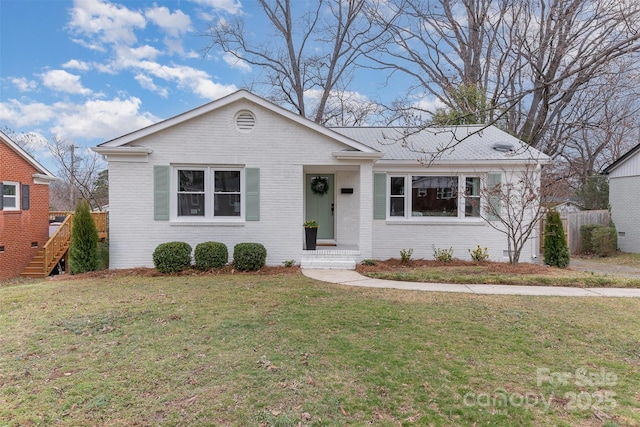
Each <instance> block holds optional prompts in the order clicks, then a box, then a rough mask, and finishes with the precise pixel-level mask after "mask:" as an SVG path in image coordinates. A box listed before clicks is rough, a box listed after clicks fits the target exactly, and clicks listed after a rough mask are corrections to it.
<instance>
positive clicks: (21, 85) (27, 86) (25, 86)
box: [10, 77, 38, 92]
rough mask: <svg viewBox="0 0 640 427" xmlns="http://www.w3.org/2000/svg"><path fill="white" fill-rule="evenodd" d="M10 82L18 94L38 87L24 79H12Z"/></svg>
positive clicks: (31, 81)
mask: <svg viewBox="0 0 640 427" xmlns="http://www.w3.org/2000/svg"><path fill="white" fill-rule="evenodd" d="M10 81H11V83H13V84H14V86H15V87H16V88H18V90H19V91H20V92H29V91H32V90H35V89H36V87H38V84H37V83H36V82H35V81H33V80H27V79H26V78H25V77H13V78H11V79H10Z"/></svg>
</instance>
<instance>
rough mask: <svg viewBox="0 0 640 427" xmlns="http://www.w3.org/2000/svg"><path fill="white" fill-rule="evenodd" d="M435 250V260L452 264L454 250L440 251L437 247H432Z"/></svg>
mask: <svg viewBox="0 0 640 427" xmlns="http://www.w3.org/2000/svg"><path fill="white" fill-rule="evenodd" d="M431 247H432V248H433V258H435V259H436V260H438V261H440V262H451V260H453V248H449V249H440V248H436V247H435V245H431Z"/></svg>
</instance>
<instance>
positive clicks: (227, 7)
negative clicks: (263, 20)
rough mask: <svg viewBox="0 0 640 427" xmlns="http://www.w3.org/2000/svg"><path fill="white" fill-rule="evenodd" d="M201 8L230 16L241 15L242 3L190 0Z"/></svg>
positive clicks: (236, 0) (227, 0) (235, 1)
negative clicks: (208, 8) (204, 7)
mask: <svg viewBox="0 0 640 427" xmlns="http://www.w3.org/2000/svg"><path fill="white" fill-rule="evenodd" d="M192 1H193V2H195V3H198V4H200V5H202V6H206V7H210V8H211V9H213V10H216V11H219V10H221V11H224V12H227V13H230V14H232V15H238V14H241V13H242V3H240V1H238V0H192Z"/></svg>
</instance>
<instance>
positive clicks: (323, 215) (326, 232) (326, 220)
mask: <svg viewBox="0 0 640 427" xmlns="http://www.w3.org/2000/svg"><path fill="white" fill-rule="evenodd" d="M333 182H334V179H333V175H332V174H315V175H307V176H306V187H307V188H306V192H307V203H306V205H307V206H306V217H305V220H309V219H315V220H316V221H318V239H324V240H333V239H335V235H334V233H333V227H334V213H335V205H334V199H333V195H334V190H335V188H334V187H333Z"/></svg>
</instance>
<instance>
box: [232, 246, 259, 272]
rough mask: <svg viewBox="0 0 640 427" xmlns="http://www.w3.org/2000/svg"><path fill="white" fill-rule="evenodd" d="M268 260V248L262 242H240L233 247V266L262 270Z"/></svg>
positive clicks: (241, 269)
mask: <svg viewBox="0 0 640 427" xmlns="http://www.w3.org/2000/svg"><path fill="white" fill-rule="evenodd" d="M266 260H267V250H266V249H265V247H264V246H263V245H262V244H260V243H238V244H237V245H235V246H234V247H233V266H234V267H235V268H236V269H237V270H240V271H257V270H260V269H261V268H262V267H263V266H264V264H265V262H266Z"/></svg>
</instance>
